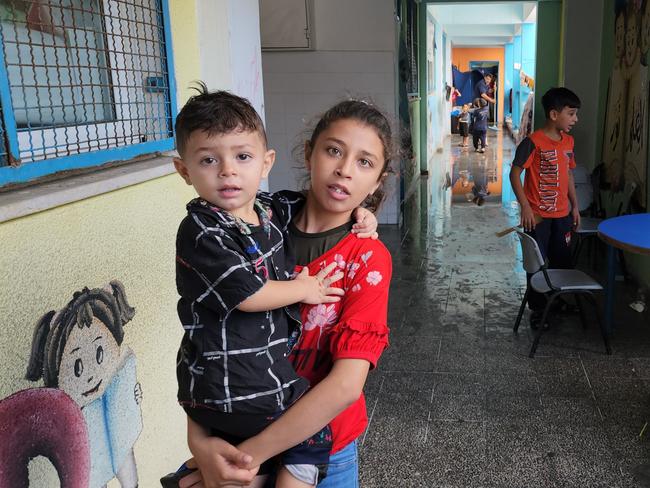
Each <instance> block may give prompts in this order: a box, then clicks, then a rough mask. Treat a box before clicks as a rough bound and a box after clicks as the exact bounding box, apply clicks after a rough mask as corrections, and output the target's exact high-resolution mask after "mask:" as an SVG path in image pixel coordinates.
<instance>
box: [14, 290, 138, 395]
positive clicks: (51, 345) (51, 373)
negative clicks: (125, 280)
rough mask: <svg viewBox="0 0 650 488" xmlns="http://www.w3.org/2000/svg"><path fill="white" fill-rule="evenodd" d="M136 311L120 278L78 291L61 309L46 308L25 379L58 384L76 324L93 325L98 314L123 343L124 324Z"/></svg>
mask: <svg viewBox="0 0 650 488" xmlns="http://www.w3.org/2000/svg"><path fill="white" fill-rule="evenodd" d="M134 315H135V308H133V307H131V306H130V305H129V303H128V301H127V298H126V293H125V291H124V285H123V284H122V283H121V282H119V281H117V280H113V281H111V282H110V284H109V286H107V287H106V288H93V289H92V290H90V289H88V288H84V289H83V290H81V291H77V292H75V293H74V295H73V296H72V300H70V301H69V302H68V304H67V305H66V306H65V307H63V308H62V309H61V310H59V312H57V313H55V312H54V311H53V310H52V311H50V312H47V313H46V314H45V315H43V317H41V318H40V320H39V321H38V322H37V323H36V327H35V328H34V336H33V339H32V352H31V354H30V358H29V364H28V365H27V374H26V375H25V377H26V379H28V380H30V381H38V380H39V379H40V378H41V377H42V378H43V382H44V384H45V386H48V387H52V388H57V387H58V386H59V365H60V364H61V356H62V355H63V349H64V348H65V345H66V342H67V341H68V337H69V336H70V332H71V331H72V330H73V327H74V326H77V327H79V328H82V327H90V325H91V323H92V321H93V317H97V318H98V319H99V320H100V321H101V322H102V323H103V324H104V325H106V328H108V330H109V331H110V332H111V334H112V335H113V337H114V338H115V341H116V342H117V344H118V345H121V344H122V340H123V339H124V324H126V323H127V322H129V321H130V320H131V319H132V318H133V316H134Z"/></svg>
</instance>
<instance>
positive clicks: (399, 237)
mask: <svg viewBox="0 0 650 488" xmlns="http://www.w3.org/2000/svg"><path fill="white" fill-rule="evenodd" d="M457 143H458V138H457V137H454V138H452V139H449V142H448V145H447V147H446V148H445V150H444V151H443V152H442V153H440V154H438V155H436V161H435V166H434V167H435V168H437V170H435V171H432V173H431V175H430V176H429V179H428V180H425V181H424V182H423V183H422V185H421V188H420V191H419V192H416V194H414V195H413V196H412V198H411V201H410V202H409V205H407V208H406V209H405V218H404V226H403V228H402V229H401V230H398V229H396V228H395V227H386V228H385V229H381V235H382V239H383V240H384V242H385V243H386V245H387V246H388V247H389V248H390V249H391V251H392V254H393V260H394V275H393V282H392V288H391V297H390V308H389V324H390V326H391V347H390V348H389V349H388V350H387V351H386V352H385V353H384V355H383V357H382V360H381V363H380V365H379V367H378V368H377V370H376V371H373V372H372V373H371V375H370V377H369V380H368V384H367V388H366V393H367V400H368V411H369V413H370V425H369V428H368V429H367V432H366V433H365V435H364V436H363V437H362V438H361V440H360V457H361V486H363V487H368V488H369V487H388V486H399V487H410V486H418V487H420V486H421V487H430V488H461V487H471V488H523V487H557V488H560V487H562V488H565V487H589V488H594V487H608V488H609V487H620V488H634V487H638V486H644V485H641V484H639V483H637V482H636V481H635V480H634V479H633V476H632V474H631V468H632V467H633V466H635V465H637V464H639V463H641V462H644V461H645V462H648V461H650V442H649V441H648V440H647V439H645V438H642V439H641V438H639V435H638V434H639V432H640V431H641V428H642V427H643V424H644V422H645V420H646V419H647V418H650V408H649V406H650V402H649V400H650V327H649V326H648V325H647V324H649V323H650V320H649V317H648V316H647V315H646V316H643V315H640V314H637V313H635V312H633V311H631V310H630V309H628V308H627V307H626V305H625V304H626V303H627V301H626V297H627V295H626V293H629V290H628V289H627V288H626V286H625V285H623V284H621V285H620V286H621V290H619V294H618V297H620V299H619V300H618V307H619V308H618V310H617V312H616V313H617V316H618V317H619V319H620V320H619V322H620V323H621V324H623V325H621V326H619V328H618V329H617V330H616V333H615V337H614V339H613V348H614V354H613V355H612V356H606V355H605V351H604V346H603V344H602V340H601V338H600V335H599V332H598V329H597V326H596V321H595V315H594V312H593V311H589V313H588V322H589V326H588V327H587V328H586V329H583V328H582V327H581V325H580V321H579V318H578V316H577V315H576V314H566V315H565V316H561V317H558V318H557V319H556V320H554V322H553V327H552V329H551V330H550V331H549V332H548V333H547V334H546V335H545V336H543V338H542V341H541V343H540V346H539V349H538V353H537V355H536V357H535V358H534V359H530V358H528V350H529V348H530V344H531V334H530V329H529V327H528V322H527V315H526V316H525V317H524V322H523V323H522V326H521V328H520V330H519V334H514V333H513V332H512V325H513V322H514V319H515V317H516V313H517V309H518V307H519V304H520V301H521V298H522V293H523V290H524V286H525V275H524V273H523V270H522V269H521V262H520V252H519V248H518V246H519V245H518V242H517V241H516V240H515V237H514V236H512V235H509V236H507V237H504V238H501V239H499V238H497V237H496V236H495V231H497V230H499V229H501V228H504V227H507V226H509V225H512V224H513V223H516V221H517V208H516V206H515V205H513V204H512V199H511V198H510V197H509V196H508V195H510V194H511V193H510V191H509V184H508V180H507V172H508V166H509V164H510V160H511V159H512V154H513V149H514V148H513V145H512V143H511V142H510V141H509V140H507V138H506V139H504V137H503V136H502V135H501V134H500V133H493V134H491V136H490V139H489V144H490V147H489V148H488V152H486V154H485V155H479V154H477V153H473V152H472V153H470V152H466V153H463V151H462V149H461V148H458V146H457V145H455V144H457ZM504 161H505V163H504ZM453 166H457V168H458V171H456V174H458V175H460V174H461V173H460V172H461V171H467V173H468V174H470V175H471V178H469V177H468V181H470V182H472V181H474V180H475V178H481V179H482V178H483V176H477V175H479V174H482V173H481V172H482V171H484V172H485V175H487V176H486V178H487V180H488V182H487V185H488V188H489V189H490V195H488V198H487V199H486V202H485V203H484V205H482V206H480V207H479V206H477V205H476V204H475V203H473V202H472V201H471V200H468V197H467V196H466V195H465V193H469V192H464V189H463V190H460V191H458V192H456V190H455V188H456V185H459V184H460V185H461V187H462V183H459V180H460V176H459V177H458V179H457V180H456V181H453V179H452V181H451V182H449V179H448V178H447V174H449V176H450V177H451V176H452V175H453V174H454V169H453ZM504 175H505V179H504ZM492 180H494V181H492ZM503 181H505V184H504V185H502V186H499V185H501V182H503ZM450 183H452V184H450ZM490 185H492V186H490ZM470 191H471V190H470ZM598 260H599V258H598V256H597V257H596V259H595V261H598Z"/></svg>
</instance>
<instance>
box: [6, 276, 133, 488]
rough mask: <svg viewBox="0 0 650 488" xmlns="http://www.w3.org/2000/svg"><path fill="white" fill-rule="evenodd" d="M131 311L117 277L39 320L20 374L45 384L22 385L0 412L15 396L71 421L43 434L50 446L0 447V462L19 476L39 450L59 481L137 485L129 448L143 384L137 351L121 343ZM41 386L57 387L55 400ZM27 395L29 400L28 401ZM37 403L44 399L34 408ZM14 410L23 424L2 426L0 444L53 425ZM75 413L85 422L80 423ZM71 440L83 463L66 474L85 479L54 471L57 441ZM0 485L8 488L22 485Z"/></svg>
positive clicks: (82, 487) (95, 487)
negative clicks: (18, 451) (15, 450)
mask: <svg viewBox="0 0 650 488" xmlns="http://www.w3.org/2000/svg"><path fill="white" fill-rule="evenodd" d="M134 315H135V309H134V308H133V307H131V306H130V305H129V303H128V301H127V297H126V293H125V290H124V286H123V285H122V283H120V282H119V281H111V282H110V283H109V284H108V285H107V286H106V287H104V288H95V289H88V288H84V289H82V290H81V291H78V292H76V293H74V294H73V297H72V299H71V300H70V301H69V302H68V303H67V304H66V305H65V306H64V307H63V308H62V309H61V310H59V311H54V310H53V311H49V312H47V313H46V314H45V315H43V316H42V317H41V318H40V319H39V320H38V322H37V324H36V327H35V329H34V335H33V340H32V344H31V355H30V358H29V364H28V366H27V375H26V377H27V379H28V380H30V381H40V380H41V379H42V381H43V384H44V386H45V388H33V389H29V390H23V391H21V392H18V393H16V394H14V395H12V396H10V397H8V398H6V399H4V400H2V402H0V417H1V416H2V413H3V411H4V410H3V409H5V410H15V409H16V408H18V407H16V405H17V403H16V402H17V401H20V402H22V403H28V404H30V405H29V408H30V409H33V410H35V411H38V409H39V408H47V411H48V412H49V413H50V416H54V417H65V418H66V419H67V420H68V421H69V423H70V424H71V427H70V428H66V429H58V430H56V429H55V430H54V431H53V433H51V434H48V435H46V436H45V437H46V438H47V437H48V436H49V437H53V440H52V443H51V445H48V446H43V447H41V448H39V449H38V450H36V451H33V452H32V451H30V452H28V453H27V454H26V455H22V456H20V457H14V456H12V455H11V452H7V453H2V451H0V455H2V456H7V457H3V458H1V459H0V464H1V465H2V466H5V465H9V464H13V465H14V467H15V468H14V469H13V471H14V472H15V473H17V474H16V476H24V475H26V473H27V464H28V462H29V460H31V459H33V458H34V457H35V456H36V455H43V456H45V457H46V458H48V459H49V460H50V461H51V462H52V464H54V466H55V467H57V472H58V473H59V477H60V478H61V486H65V487H69V488H86V487H90V488H100V487H103V486H106V484H107V483H108V482H109V481H110V480H112V479H113V478H117V480H118V481H119V483H120V485H121V486H122V487H123V488H135V487H136V486H137V485H138V473H137V466H136V461H135V455H134V453H133V447H134V445H135V442H136V440H137V439H138V437H139V435H140V432H141V431H142V415H141V411H140V402H141V400H142V389H141V387H140V384H139V383H138V381H137V377H136V358H135V355H134V354H133V352H132V351H131V349H130V348H129V347H128V346H126V345H124V344H123V339H124V325H125V324H126V323H128V322H129V321H130V320H131V319H132V318H133V317H134ZM34 392H39V393H34ZM40 392H50V395H52V394H53V393H52V392H59V393H57V395H58V397H57V398H58V403H49V402H47V401H46V400H43V399H42V398H47V396H45V397H44V396H43V395H45V393H40ZM29 398H32V399H34V402H33V405H32V404H31V403H32V402H29V401H28V400H27V399H29ZM17 399H18V400H17ZM39 402H44V403H45V405H44V406H39V405H40V403H39ZM73 407H74V408H73ZM74 409H76V411H77V412H78V415H77V416H76V417H75V415H73V414H71V413H70V410H74ZM14 413H15V415H18V417H19V418H20V419H21V421H20V422H18V424H20V425H22V424H24V425H23V426H22V427H21V428H15V427H14V425H10V426H9V427H8V428H5V429H2V430H0V445H3V446H6V445H9V444H11V445H19V444H25V443H26V442H29V438H28V437H26V433H27V434H30V435H37V434H35V433H36V432H41V433H42V432H43V431H45V432H49V431H50V429H51V425H50V424H48V423H46V422H45V423H43V418H42V417H40V416H38V415H27V416H25V415H24V414H22V413H20V411H18V413H16V412H14ZM75 419H76V420H75ZM79 419H82V420H83V426H79V425H78V423H79ZM75 422H76V423H75ZM40 423H43V425H40ZM3 425H4V422H3ZM73 445H74V446H75V448H77V449H82V450H83V451H85V454H84V455H85V456H87V458H88V459H89V466H88V469H87V472H86V473H85V474H84V473H83V472H73V473H72V475H69V476H72V477H73V478H74V480H77V481H78V480H80V479H83V477H84V476H86V478H87V481H86V482H85V483H83V482H82V483H81V484H77V483H76V482H74V483H73V482H68V483H63V481H64V480H63V477H64V475H63V474H62V473H64V472H66V471H64V470H60V469H58V466H64V467H65V466H66V464H65V462H64V461H61V459H59V458H60V457H61V456H62V453H60V452H59V450H60V448H61V446H65V449H66V450H69V449H70V446H73ZM41 451H42V452H41ZM80 459H83V456H80ZM81 465H83V463H81ZM82 467H83V466H82ZM0 471H2V470H0ZM66 476H68V475H66ZM3 482H5V480H2V479H1V478H0V488H5V484H2V483H3ZM6 483H8V484H6V486H7V487H9V486H11V487H12V488H14V487H16V486H23V485H21V484H19V483H17V482H13V483H10V482H9V481H6ZM24 486H27V485H24Z"/></svg>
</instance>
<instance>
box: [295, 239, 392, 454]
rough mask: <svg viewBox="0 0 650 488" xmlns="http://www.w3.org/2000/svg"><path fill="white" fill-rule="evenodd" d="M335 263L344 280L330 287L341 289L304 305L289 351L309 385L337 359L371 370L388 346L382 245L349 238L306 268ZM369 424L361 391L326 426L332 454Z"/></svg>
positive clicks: (387, 265)
mask: <svg viewBox="0 0 650 488" xmlns="http://www.w3.org/2000/svg"><path fill="white" fill-rule="evenodd" d="M333 261H335V262H336V263H337V264H338V268H339V269H340V270H342V271H343V272H344V277H343V278H342V279H341V280H339V281H338V282H336V283H333V284H332V286H336V287H340V288H343V290H345V295H344V296H343V297H341V301H339V302H337V303H323V304H320V305H303V306H302V308H301V318H302V323H303V328H302V335H301V337H300V338H299V340H298V342H297V343H296V345H295V347H294V348H293V349H292V351H291V359H292V361H293V365H294V367H295V368H296V371H297V373H298V374H299V375H301V376H303V377H305V378H307V379H308V380H309V382H310V384H311V386H312V387H313V386H314V385H316V384H317V383H318V382H319V381H321V380H322V379H323V378H325V377H326V376H327V375H328V374H329V372H330V370H331V369H332V366H333V364H334V361H336V360H337V359H365V360H367V361H369V362H370V364H371V367H372V368H374V367H375V366H376V365H377V361H378V360H379V356H381V353H382V352H383V350H384V349H385V348H386V346H388V332H389V329H388V326H387V314H388V289H389V285H390V278H391V274H392V260H391V255H390V253H389V252H388V249H386V247H385V246H384V245H383V244H382V243H381V242H380V241H374V240H371V239H359V238H358V237H356V235H354V234H350V235H348V236H347V237H345V238H344V239H343V240H341V241H340V242H339V243H338V244H337V245H336V246H334V247H333V248H332V249H330V250H329V251H328V252H326V253H325V254H323V255H322V256H321V257H319V258H318V259H316V260H315V261H313V262H311V263H310V264H309V272H310V274H314V273H316V272H318V271H319V270H320V269H322V268H323V267H325V266H327V265H328V264H330V263H332V262H333ZM367 424H368V417H367V414H366V402H365V398H364V396H363V393H362V394H361V396H360V397H359V399H358V400H357V401H356V402H354V403H353V404H352V405H350V406H349V407H348V408H347V409H345V410H344V411H343V412H341V413H340V414H339V415H338V416H337V417H336V418H335V419H333V420H332V421H331V422H330V426H331V428H332V434H333V436H334V445H333V448H332V453H334V452H336V451H339V450H341V449H342V448H344V447H345V446H347V445H348V444H349V443H350V442H352V441H353V440H355V439H356V438H357V437H359V435H360V434H361V433H362V432H363V431H364V429H365V428H366V425H367Z"/></svg>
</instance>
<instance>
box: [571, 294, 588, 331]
mask: <svg viewBox="0 0 650 488" xmlns="http://www.w3.org/2000/svg"><path fill="white" fill-rule="evenodd" d="M574 296H575V298H576V305H577V306H578V311H579V312H580V322H582V328H583V329H586V328H587V316H586V315H585V307H584V306H583V303H582V298H581V297H580V294H579V293H576V294H575V295H574Z"/></svg>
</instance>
